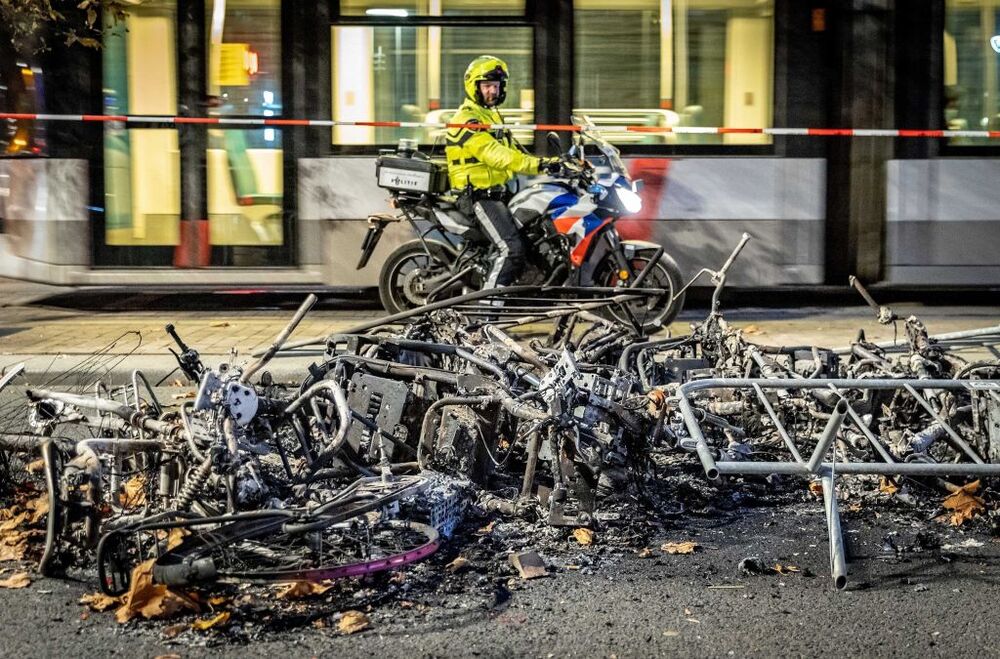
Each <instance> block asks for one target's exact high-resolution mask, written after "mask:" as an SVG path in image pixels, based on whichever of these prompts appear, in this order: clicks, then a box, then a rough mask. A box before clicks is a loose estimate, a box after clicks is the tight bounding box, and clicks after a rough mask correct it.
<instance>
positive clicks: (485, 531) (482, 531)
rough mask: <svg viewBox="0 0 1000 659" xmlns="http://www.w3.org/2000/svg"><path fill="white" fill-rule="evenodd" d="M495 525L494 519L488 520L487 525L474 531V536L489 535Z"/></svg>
mask: <svg viewBox="0 0 1000 659" xmlns="http://www.w3.org/2000/svg"><path fill="white" fill-rule="evenodd" d="M496 524H497V521H496V520H495V519H494V520H490V523H489V524H487V525H486V526H484V527H482V528H481V529H479V530H477V531H476V535H489V534H490V533H493V527H494V526H496Z"/></svg>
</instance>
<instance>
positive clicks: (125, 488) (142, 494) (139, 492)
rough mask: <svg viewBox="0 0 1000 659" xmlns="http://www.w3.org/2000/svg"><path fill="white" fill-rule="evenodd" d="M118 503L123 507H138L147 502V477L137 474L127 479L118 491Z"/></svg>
mask: <svg viewBox="0 0 1000 659" xmlns="http://www.w3.org/2000/svg"><path fill="white" fill-rule="evenodd" d="M118 504H119V505H120V506H121V507H122V508H138V507H139V506H143V505H145V504H146V479H145V478H143V477H142V476H135V477H133V478H130V479H128V480H127V481H125V484H124V485H122V491H121V492H119V493H118Z"/></svg>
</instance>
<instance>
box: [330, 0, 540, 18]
mask: <svg viewBox="0 0 1000 659" xmlns="http://www.w3.org/2000/svg"><path fill="white" fill-rule="evenodd" d="M340 13H341V15H342V16H374V17H379V16H390V17H394V18H406V17H408V16H467V15H477V14H478V15H489V16H505V15H515V16H517V15H521V14H524V0H340Z"/></svg>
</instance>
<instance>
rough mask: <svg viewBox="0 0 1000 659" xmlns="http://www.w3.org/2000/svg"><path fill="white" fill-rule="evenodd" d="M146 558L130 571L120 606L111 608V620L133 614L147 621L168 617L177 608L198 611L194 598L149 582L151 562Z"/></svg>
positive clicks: (120, 620)
mask: <svg viewBox="0 0 1000 659" xmlns="http://www.w3.org/2000/svg"><path fill="white" fill-rule="evenodd" d="M154 560H155V559H152V558H151V559H149V560H148V561H145V562H143V563H140V564H139V565H136V566H135V568H134V569H133V570H132V583H131V586H130V587H129V591H128V593H126V594H125V596H124V597H123V598H122V605H121V607H119V608H118V610H117V611H115V619H116V620H118V622H119V623H125V622H128V621H129V620H131V619H133V618H137V617H143V618H145V619H147V620H150V619H153V618H161V619H162V618H169V617H170V616H172V615H174V614H175V613H177V612H179V611H184V610H188V611H194V612H195V613H198V612H199V611H200V610H201V607H200V606H199V605H198V602H196V601H195V600H194V599H192V598H191V597H190V596H188V595H185V594H183V593H177V592H174V591H172V590H170V589H169V588H167V587H166V586H164V585H161V584H154V583H153V561H154Z"/></svg>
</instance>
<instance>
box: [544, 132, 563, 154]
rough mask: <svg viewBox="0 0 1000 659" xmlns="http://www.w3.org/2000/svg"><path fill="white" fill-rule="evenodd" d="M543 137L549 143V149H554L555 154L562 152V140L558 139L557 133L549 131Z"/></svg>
mask: <svg viewBox="0 0 1000 659" xmlns="http://www.w3.org/2000/svg"><path fill="white" fill-rule="evenodd" d="M545 139H546V141H547V142H548V143H549V149H550V150H552V151H555V155H559V154H560V153H562V142H561V141H560V140H559V135H558V134H557V133H555V132H552V131H549V132H548V133H547V134H546V135H545Z"/></svg>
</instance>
